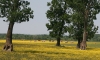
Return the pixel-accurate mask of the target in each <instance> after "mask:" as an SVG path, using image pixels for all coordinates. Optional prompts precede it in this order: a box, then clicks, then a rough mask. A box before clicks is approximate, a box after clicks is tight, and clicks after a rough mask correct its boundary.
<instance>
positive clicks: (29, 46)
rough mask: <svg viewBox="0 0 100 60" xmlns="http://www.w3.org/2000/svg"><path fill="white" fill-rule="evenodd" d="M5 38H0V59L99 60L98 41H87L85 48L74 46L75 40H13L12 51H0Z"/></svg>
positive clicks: (99, 49)
mask: <svg viewBox="0 0 100 60" xmlns="http://www.w3.org/2000/svg"><path fill="white" fill-rule="evenodd" d="M4 43H5V40H0V51H1V53H0V60H100V42H88V43H87V44H88V47H87V50H80V49H77V48H76V44H77V42H74V43H70V42H68V43H65V42H61V45H62V46H61V47H56V46H55V44H56V42H49V41H46V42H41V41H38V42H34V41H29V40H27V41H20V40H13V45H14V51H13V52H5V51H2V48H3V45H4Z"/></svg>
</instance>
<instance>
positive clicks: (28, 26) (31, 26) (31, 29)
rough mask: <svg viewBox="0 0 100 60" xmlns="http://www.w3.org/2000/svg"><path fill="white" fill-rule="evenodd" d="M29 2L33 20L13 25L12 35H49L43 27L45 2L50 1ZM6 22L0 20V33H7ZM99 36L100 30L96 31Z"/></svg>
mask: <svg viewBox="0 0 100 60" xmlns="http://www.w3.org/2000/svg"><path fill="white" fill-rule="evenodd" d="M27 1H29V2H30V6H29V7H31V9H32V10H33V11H34V13H33V14H34V18H33V19H30V21H29V22H22V23H15V25H14V27H13V33H14V34H16V33H17V34H32V35H35V34H49V31H47V28H46V26H45V24H46V23H48V19H47V18H46V14H45V13H46V11H47V10H48V9H49V7H47V2H50V1H51V0H27ZM99 22H100V14H98V15H97V20H95V21H94V24H95V25H96V26H99V27H100V23H99ZM8 25H9V23H8V22H3V19H2V18H0V33H7V30H8ZM98 33H99V34H100V28H99V29H98Z"/></svg>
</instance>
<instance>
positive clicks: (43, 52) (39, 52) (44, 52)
mask: <svg viewBox="0 0 100 60" xmlns="http://www.w3.org/2000/svg"><path fill="white" fill-rule="evenodd" d="M13 52H19V53H32V54H35V53H37V54H66V53H61V52H46V51H32V50H26V51H13Z"/></svg>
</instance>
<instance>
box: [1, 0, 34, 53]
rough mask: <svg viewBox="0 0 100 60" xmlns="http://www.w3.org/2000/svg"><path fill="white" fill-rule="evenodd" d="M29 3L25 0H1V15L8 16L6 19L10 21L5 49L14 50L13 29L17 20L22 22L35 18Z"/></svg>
mask: <svg viewBox="0 0 100 60" xmlns="http://www.w3.org/2000/svg"><path fill="white" fill-rule="evenodd" d="M29 5H30V2H28V1H24V0H0V17H1V18H3V17H5V18H7V20H4V21H5V22H9V26H8V31H7V35H6V43H5V45H4V48H3V50H5V51H13V44H12V31H13V26H14V24H15V22H17V23H21V22H25V21H29V18H33V11H32V10H31V8H30V7H28V6H29Z"/></svg>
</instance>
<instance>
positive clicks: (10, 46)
mask: <svg viewBox="0 0 100 60" xmlns="http://www.w3.org/2000/svg"><path fill="white" fill-rule="evenodd" d="M13 26H14V22H9V26H8V31H7V35H6V43H5V45H4V48H3V50H5V51H13V44H12V31H13Z"/></svg>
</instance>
